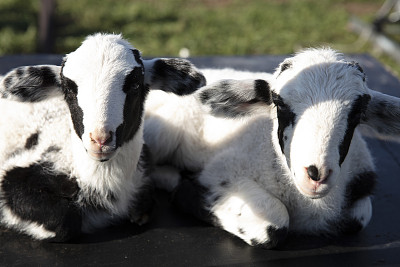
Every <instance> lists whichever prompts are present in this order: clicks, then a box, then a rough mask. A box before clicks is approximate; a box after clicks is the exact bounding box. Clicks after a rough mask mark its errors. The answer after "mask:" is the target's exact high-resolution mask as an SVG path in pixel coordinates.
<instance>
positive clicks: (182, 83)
mask: <svg viewBox="0 0 400 267" xmlns="http://www.w3.org/2000/svg"><path fill="white" fill-rule="evenodd" d="M143 64H144V69H145V84H146V85H147V86H149V88H150V89H160V90H163V91H166V92H173V93H175V94H177V95H186V94H190V93H192V92H194V91H195V90H197V89H198V88H200V87H202V86H204V85H205V84H206V79H205V78H204V76H203V74H202V73H201V72H200V71H199V70H198V69H197V68H196V67H195V66H194V65H193V64H192V63H190V62H189V61H188V60H186V59H178V58H170V59H167V58H157V59H152V60H143Z"/></svg>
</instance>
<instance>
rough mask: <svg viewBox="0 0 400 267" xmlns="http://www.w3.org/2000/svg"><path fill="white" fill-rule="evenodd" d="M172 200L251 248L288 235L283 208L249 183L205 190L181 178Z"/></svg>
mask: <svg viewBox="0 0 400 267" xmlns="http://www.w3.org/2000/svg"><path fill="white" fill-rule="evenodd" d="M199 179H201V177H200V178H199ZM173 200H174V204H175V205H177V206H178V207H180V208H181V209H182V210H183V211H185V212H188V213H191V214H193V215H195V216H196V217H198V218H200V219H202V220H204V221H207V222H211V223H213V224H215V225H217V226H219V227H221V228H223V229H224V230H226V231H228V232H230V233H232V234H234V235H236V236H238V237H239V238H241V239H243V240H244V241H245V242H247V243H248V244H250V245H252V246H261V247H264V248H268V249H269V248H274V247H276V246H277V245H278V244H280V243H281V242H282V241H284V240H285V238H286V235H287V233H288V227H289V214H288V211H287V209H286V207H285V206H284V205H283V203H282V202H281V201H280V200H278V199H277V198H275V197H274V196H273V195H271V194H269V193H268V192H266V191H265V190H263V189H261V188H260V186H259V185H258V184H256V183H255V182H254V181H251V180H245V179H243V180H241V181H240V182H238V183H237V184H229V183H224V182H221V183H220V185H219V186H212V187H208V186H204V185H200V183H199V182H198V179H183V180H182V181H181V183H180V184H179V186H178V187H177V188H176V190H175V192H174V196H173Z"/></svg>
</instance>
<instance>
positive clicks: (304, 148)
mask: <svg viewBox="0 0 400 267" xmlns="http://www.w3.org/2000/svg"><path fill="white" fill-rule="evenodd" d="M274 75H275V79H274V81H273V85H272V88H273V90H274V94H273V101H274V104H275V105H276V112H277V118H278V119H277V120H276V122H277V123H276V131H277V135H278V140H279V146H280V149H281V151H282V153H283V155H284V156H285V158H286V161H287V165H288V167H289V169H290V171H291V174H292V177H293V179H294V183H295V184H296V187H297V188H298V190H299V191H300V192H301V193H302V194H303V195H305V196H308V197H311V198H320V197H323V196H325V195H326V194H327V193H328V192H329V191H330V189H332V188H333V187H334V186H335V185H337V184H338V183H339V182H340V177H341V175H340V173H341V168H342V164H343V163H344V161H345V159H346V156H347V155H348V152H349V149H350V150H351V141H352V138H353V133H354V130H355V128H356V126H357V125H358V124H359V122H360V118H361V117H362V116H363V113H364V112H365V110H366V108H367V105H368V102H369V100H370V95H369V94H368V88H367V87H366V85H365V75H364V73H363V72H362V69H361V68H360V67H359V66H358V65H356V64H353V63H349V62H345V61H341V60H339V61H338V55H337V54H335V53H334V52H333V51H331V50H320V51H319V52H318V53H315V51H308V53H307V52H303V53H302V54H299V55H297V56H295V57H293V58H291V59H289V60H286V61H285V62H283V63H282V64H281V65H280V67H279V68H278V70H277V71H276V73H275V74H274Z"/></svg>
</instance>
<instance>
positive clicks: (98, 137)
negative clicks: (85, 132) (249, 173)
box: [89, 130, 113, 148]
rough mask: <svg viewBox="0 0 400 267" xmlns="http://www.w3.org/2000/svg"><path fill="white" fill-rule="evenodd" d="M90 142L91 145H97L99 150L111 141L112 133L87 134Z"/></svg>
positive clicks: (97, 132)
mask: <svg viewBox="0 0 400 267" xmlns="http://www.w3.org/2000/svg"><path fill="white" fill-rule="evenodd" d="M89 137H90V140H91V141H92V143H94V144H97V145H98V146H99V147H100V148H101V147H103V146H104V145H108V144H109V143H111V141H112V140H113V132H112V131H108V132H107V131H97V130H95V131H93V132H91V133H89Z"/></svg>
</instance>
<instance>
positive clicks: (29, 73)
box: [0, 65, 62, 102]
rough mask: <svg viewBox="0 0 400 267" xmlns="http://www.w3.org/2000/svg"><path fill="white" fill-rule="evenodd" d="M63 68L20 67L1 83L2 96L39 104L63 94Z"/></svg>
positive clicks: (50, 66)
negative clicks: (61, 75)
mask: <svg viewBox="0 0 400 267" xmlns="http://www.w3.org/2000/svg"><path fill="white" fill-rule="evenodd" d="M60 71H61V67H59V66H55V65H39V66H26V67H18V68H16V69H14V70H12V71H10V72H8V73H7V74H6V75H5V76H4V78H3V79H2V80H1V83H0V96H1V97H2V98H8V99H12V100H16V101H22V102H38V101H41V100H44V99H46V98H49V97H52V96H57V95H61V94H62V90H61V81H60Z"/></svg>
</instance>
